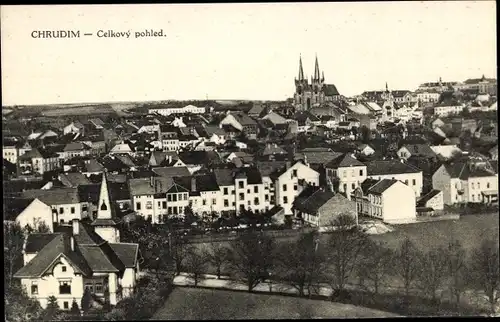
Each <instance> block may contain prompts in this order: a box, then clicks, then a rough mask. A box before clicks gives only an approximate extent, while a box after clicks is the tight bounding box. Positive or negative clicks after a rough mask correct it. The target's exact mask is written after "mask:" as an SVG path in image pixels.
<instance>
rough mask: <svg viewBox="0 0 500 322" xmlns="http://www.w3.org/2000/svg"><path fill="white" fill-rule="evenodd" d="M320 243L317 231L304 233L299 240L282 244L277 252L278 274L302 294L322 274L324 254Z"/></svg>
mask: <svg viewBox="0 0 500 322" xmlns="http://www.w3.org/2000/svg"><path fill="white" fill-rule="evenodd" d="M318 245H319V236H318V233H317V232H310V233H303V234H302V235H301V236H300V237H299V239H298V240H297V241H291V242H288V243H284V244H282V245H281V246H280V247H279V248H278V251H277V253H276V264H277V265H276V271H277V274H278V276H279V277H280V278H281V279H283V280H284V281H286V282H288V283H290V284H291V285H292V286H293V287H294V288H295V289H297V290H298V291H299V295H300V296H303V295H304V293H305V290H306V288H308V287H309V288H310V286H311V285H312V284H313V283H315V282H317V280H318V278H319V276H320V274H321V267H322V264H323V263H324V254H323V253H322V252H321V250H319V248H318Z"/></svg>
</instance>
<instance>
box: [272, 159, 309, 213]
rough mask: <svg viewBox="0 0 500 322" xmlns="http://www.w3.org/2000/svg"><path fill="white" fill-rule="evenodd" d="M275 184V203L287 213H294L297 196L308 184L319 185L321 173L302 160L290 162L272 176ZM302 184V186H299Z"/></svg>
mask: <svg viewBox="0 0 500 322" xmlns="http://www.w3.org/2000/svg"><path fill="white" fill-rule="evenodd" d="M271 179H272V182H273V184H274V195H275V205H277V206H280V207H282V208H283V209H284V212H285V215H292V214H293V212H292V205H293V201H294V200H295V197H296V196H297V195H298V194H299V193H300V192H301V191H302V187H305V186H307V185H312V186H319V173H318V172H317V171H315V170H313V169H311V168H310V167H308V166H307V165H305V164H304V163H303V162H302V161H297V162H295V164H293V165H292V166H289V165H288V164H287V165H286V166H285V167H283V168H282V169H281V170H279V171H278V172H276V173H274V174H273V175H272V176H271ZM299 186H300V188H299Z"/></svg>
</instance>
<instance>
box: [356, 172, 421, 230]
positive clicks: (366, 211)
mask: <svg viewBox="0 0 500 322" xmlns="http://www.w3.org/2000/svg"><path fill="white" fill-rule="evenodd" d="M353 199H354V201H355V202H356V204H357V211H358V215H362V216H369V217H373V218H376V219H380V220H382V221H383V222H385V223H388V224H402V223H411V222H415V220H416V216H417V215H416V199H415V193H414V191H413V190H412V189H411V188H410V187H409V186H408V185H406V184H404V183H402V182H401V181H399V180H395V179H382V180H373V179H367V180H366V181H365V182H363V183H362V184H361V186H360V187H358V188H356V190H355V191H354V193H353Z"/></svg>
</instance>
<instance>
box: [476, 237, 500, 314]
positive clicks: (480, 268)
mask: <svg viewBox="0 0 500 322" xmlns="http://www.w3.org/2000/svg"><path fill="white" fill-rule="evenodd" d="M471 275H472V282H473V283H472V285H473V286H474V288H475V289H476V290H479V291H482V292H484V293H485V295H486V297H487V298H488V302H489V304H490V309H491V312H492V313H495V305H496V303H497V301H498V299H499V298H500V294H499V293H500V271H499V257H498V242H495V241H493V240H485V241H483V243H482V244H481V246H480V247H478V248H477V249H475V250H474V252H473V253H472V256H471Z"/></svg>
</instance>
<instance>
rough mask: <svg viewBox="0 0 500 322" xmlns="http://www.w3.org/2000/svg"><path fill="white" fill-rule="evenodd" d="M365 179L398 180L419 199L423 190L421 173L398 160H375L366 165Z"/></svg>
mask: <svg viewBox="0 0 500 322" xmlns="http://www.w3.org/2000/svg"><path fill="white" fill-rule="evenodd" d="M366 169H367V172H368V174H367V178H370V179H375V180H382V179H392V180H399V181H401V182H403V183H405V184H406V185H407V186H409V187H411V188H412V189H413V191H414V196H416V197H420V195H421V194H422V188H423V173H422V170H420V169H417V168H415V167H413V166H411V165H409V164H406V163H404V162H402V161H398V160H377V161H371V162H367V163H366Z"/></svg>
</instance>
